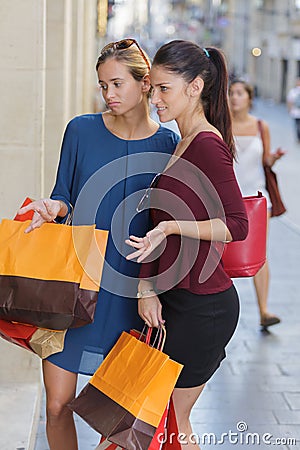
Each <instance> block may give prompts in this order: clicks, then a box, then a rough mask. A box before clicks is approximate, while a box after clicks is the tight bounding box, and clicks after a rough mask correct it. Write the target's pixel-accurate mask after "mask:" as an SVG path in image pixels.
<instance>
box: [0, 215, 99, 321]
mask: <svg viewBox="0 0 300 450" xmlns="http://www.w3.org/2000/svg"><path fill="white" fill-rule="evenodd" d="M28 224H29V221H26V222H16V221H13V220H8V219H4V220H2V222H1V224H0V318H2V319H5V320H10V321H16V322H21V323H28V324H32V325H36V326H38V327H41V328H49V329H53V330H65V329H67V328H70V327H78V326H82V325H85V324H87V323H90V322H92V321H93V316H94V312H95V307H96V302H97V298H98V291H99V287H100V279H101V274H102V269H103V262H104V254H105V249H106V244H107V238H108V232H107V231H104V230H96V229H95V225H91V226H68V225H60V224H54V223H45V224H44V225H43V226H42V227H41V228H38V229H36V230H34V231H33V232H31V233H28V234H25V233H24V231H25V229H26V228H27V227H28Z"/></svg>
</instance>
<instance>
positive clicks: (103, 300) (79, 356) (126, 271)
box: [48, 113, 179, 375]
mask: <svg viewBox="0 0 300 450" xmlns="http://www.w3.org/2000/svg"><path fill="white" fill-rule="evenodd" d="M178 140H179V137H178V135H177V134H175V133H174V132H173V131H171V130H169V129H167V128H163V127H161V126H160V127H159V129H158V130H157V132H156V133H155V134H154V135H152V136H151V137H148V138H145V139H139V140H125V139H121V138H119V137H117V136H115V135H114V134H112V133H111V132H110V131H109V130H108V129H107V128H106V126H105V124H104V121H103V118H102V114H101V113H98V114H87V115H83V116H78V117H75V118H74V119H72V120H71V121H70V122H69V124H68V125H67V128H66V131H65V135H64V139H63V143H62V149H61V155H60V162H59V167H58V172H57V178H56V183H55V186H54V189H53V191H52V194H51V198H52V199H56V200H63V201H64V202H65V203H66V204H68V205H70V204H71V205H73V206H74V216H73V224H74V225H79V224H85V225H88V224H93V223H96V227H97V228H99V229H105V230H109V238H108V244H107V249H106V255H105V263H104V269H103V274H102V280H101V288H100V291H99V296H98V302H97V307H96V313H95V318H94V322H93V323H92V324H89V325H86V326H83V327H80V328H73V329H69V330H68V331H67V334H66V338H65V346H64V350H63V351H62V352H60V353H56V354H54V355H52V356H50V357H49V358H48V360H49V361H50V362H52V363H53V364H55V365H57V366H59V367H62V368H64V369H66V370H68V371H71V372H75V373H82V374H87V375H91V374H93V373H94V371H95V370H96V369H97V368H98V366H99V364H100V363H101V361H102V359H103V357H104V356H105V355H106V354H107V353H108V352H109V350H110V349H111V347H112V346H113V345H114V343H115V342H116V340H117V339H118V337H119V336H120V334H121V332H122V331H123V330H127V331H129V330H130V329H131V328H138V329H141V327H142V325H143V324H142V321H141V319H140V318H139V316H138V313H137V301H136V298H135V296H136V292H137V284H138V273H139V265H138V264H136V263H135V262H132V261H127V260H126V259H125V256H126V255H127V254H128V253H130V252H131V251H132V249H130V248H129V247H128V246H127V245H126V244H125V242H124V241H125V239H126V238H127V237H128V236H129V234H136V235H138V236H144V235H145V233H146V231H147V230H148V229H149V226H150V223H149V216H148V210H145V211H142V212H140V213H137V212H136V207H137V205H138V203H139V201H140V199H141V198H142V197H143V194H144V193H145V189H146V188H147V187H148V186H149V184H150V183H151V180H152V178H153V176H154V174H156V173H158V172H160V171H162V170H163V168H164V167H165V165H166V163H167V161H168V159H169V155H170V154H171V153H173V151H174V149H175V146H176V144H177V142H178ZM70 208H71V207H70Z"/></svg>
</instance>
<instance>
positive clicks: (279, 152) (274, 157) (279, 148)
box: [270, 147, 286, 167]
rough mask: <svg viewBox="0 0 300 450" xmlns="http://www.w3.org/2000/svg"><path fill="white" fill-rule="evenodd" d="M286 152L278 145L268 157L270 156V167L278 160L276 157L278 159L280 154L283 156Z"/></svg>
mask: <svg viewBox="0 0 300 450" xmlns="http://www.w3.org/2000/svg"><path fill="white" fill-rule="evenodd" d="M285 154H286V151H285V150H282V148H281V147H278V148H277V149H276V151H275V152H274V153H271V155H270V157H271V159H272V160H271V164H270V165H271V167H272V166H273V164H274V163H275V162H276V161H278V159H280V158H281V157H282V156H284V155H285Z"/></svg>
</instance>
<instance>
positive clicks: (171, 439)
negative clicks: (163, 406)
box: [161, 397, 181, 450]
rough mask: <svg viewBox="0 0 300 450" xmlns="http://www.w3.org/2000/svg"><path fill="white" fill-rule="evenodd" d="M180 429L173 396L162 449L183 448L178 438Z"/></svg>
mask: <svg viewBox="0 0 300 450" xmlns="http://www.w3.org/2000/svg"><path fill="white" fill-rule="evenodd" d="M178 435H179V430H178V426H177V420H176V414H175V409H174V403H173V400H172V397H171V399H170V404H169V412H168V416H167V424H166V434H165V436H164V439H163V445H162V447H161V449H162V450H181V445H180V442H179V440H178Z"/></svg>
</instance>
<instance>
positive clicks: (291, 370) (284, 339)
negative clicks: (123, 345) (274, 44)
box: [0, 101, 300, 450]
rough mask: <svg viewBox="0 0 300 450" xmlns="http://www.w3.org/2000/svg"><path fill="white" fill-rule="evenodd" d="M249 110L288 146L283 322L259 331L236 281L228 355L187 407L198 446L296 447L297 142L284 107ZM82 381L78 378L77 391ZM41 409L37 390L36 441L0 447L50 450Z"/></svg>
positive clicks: (277, 251) (278, 293)
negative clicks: (236, 315) (236, 307)
mask: <svg viewBox="0 0 300 450" xmlns="http://www.w3.org/2000/svg"><path fill="white" fill-rule="evenodd" d="M253 113H254V114H255V115H257V116H259V117H260V118H262V119H265V120H267V122H268V123H269V125H270V129H271V137H272V147H273V148H274V149H275V148H276V147H278V146H281V147H283V148H284V149H286V150H287V151H288V153H287V155H286V156H285V157H284V158H282V160H281V161H280V162H278V163H277V165H276V167H275V168H276V172H277V175H278V179H279V184H280V188H281V191H282V195H283V198H284V201H285V204H286V206H287V209H288V212H287V213H286V214H285V215H284V216H282V217H280V218H273V219H272V220H271V223H270V230H269V245H268V257H269V264H270V271H271V283H270V294H269V309H270V311H271V312H274V313H275V314H278V315H279V316H280V317H281V319H282V322H281V323H280V324H279V325H275V326H274V327H271V328H269V332H262V331H261V328H260V326H259V315H258V309H257V305H256V298H255V294H254V287H253V283H252V280H251V279H246V278H245V279H237V280H235V285H236V287H237V290H238V292H239V296H240V303H241V314H240V320H239V324H238V327H237V330H236V332H235V334H234V336H233V338H232V340H231V342H230V344H229V345H228V347H227V358H226V359H225V360H224V361H223V363H222V364H221V367H220V369H219V370H218V371H217V372H216V373H215V375H214V376H213V377H212V379H211V380H210V381H209V383H208V384H207V386H206V387H205V390H204V391H203V393H202V395H201V396H200V398H199V399H198V401H197V403H196V405H195V407H194V409H193V412H192V425H193V430H194V433H196V438H197V439H198V442H199V443H200V446H201V449H207V448H212V447H214V448H216V447H218V446H220V449H222V450H229V449H234V448H248V449H251V450H252V449H253V450H254V449H260V450H261V449H264V448H270V445H272V447H271V448H276V449H285V450H296V449H300V358H299V356H300V349H299V342H300V326H299V322H300V319H299V318H300V302H299V291H298V280H299V278H300V271H299V255H300V209H299V207H298V205H299V198H300V183H299V177H300V145H298V144H297V143H296V140H295V133H294V128H293V122H292V120H291V119H290V118H289V117H288V115H287V112H286V109H285V107H284V105H276V104H274V103H273V102H272V101H256V102H255V107H254V110H253ZM297 299H298V300H297ZM88 379H89V378H88V377H83V376H80V378H79V383H78V391H80V390H81V388H82V387H83V386H84V385H85V384H86V382H87V381H88ZM1 401H2V400H1ZM6 409H7V410H9V405H6ZM44 410H45V405H44V396H42V407H41V413H40V418H39V421H38V424H37V425H38V430H37V434H36V444H35V447H26V446H23V447H21V446H18V445H17V444H15V442H17V441H16V439H15V440H13V439H12V440H11V445H6V446H3V445H1V433H0V449H1V450H21V449H22V450H23V449H25V450H31V448H32V449H33V448H34V449H35V450H48V449H49V447H48V444H47V440H46V435H45V413H44ZM0 412H1V409H0ZM6 417H7V419H6ZM8 417H9V416H8V415H7V416H4V415H3V418H5V419H4V424H5V427H6V430H7V431H6V433H7V434H9V433H11V431H12V430H16V428H17V427H16V425H17V424H16V422H15V421H12V420H10V419H9V418H8ZM3 418H2V419H1V423H2V424H3ZM76 426H77V430H78V438H79V450H89V449H94V448H95V446H96V445H97V443H98V442H99V436H98V435H97V433H95V432H94V431H93V430H91V429H90V428H89V427H88V426H87V425H86V424H85V423H84V422H83V421H82V420H81V419H80V418H79V417H76ZM30 432H31V434H32V429H31V430H30ZM11 434H12V433H11ZM16 438H17V436H16ZM183 448H184V445H183Z"/></svg>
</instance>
